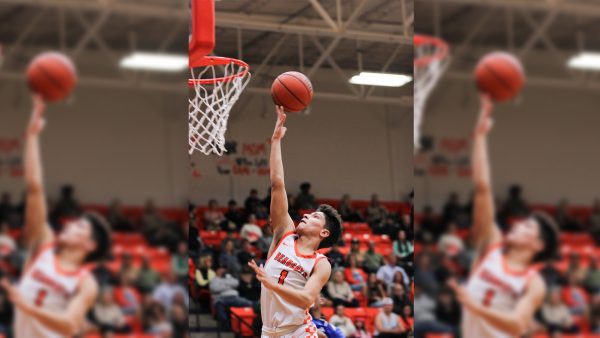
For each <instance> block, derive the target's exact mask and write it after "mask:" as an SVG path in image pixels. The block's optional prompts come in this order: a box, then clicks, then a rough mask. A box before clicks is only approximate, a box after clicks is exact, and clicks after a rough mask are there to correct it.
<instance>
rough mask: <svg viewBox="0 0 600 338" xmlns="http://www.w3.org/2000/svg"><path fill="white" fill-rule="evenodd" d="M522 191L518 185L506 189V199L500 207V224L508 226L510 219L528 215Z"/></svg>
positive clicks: (527, 207)
mask: <svg viewBox="0 0 600 338" xmlns="http://www.w3.org/2000/svg"><path fill="white" fill-rule="evenodd" d="M522 193H523V189H522V188H521V186H520V185H518V184H513V185H511V186H510V187H509V188H508V199H507V200H506V201H505V202H504V203H503V204H502V206H501V207H500V223H502V224H508V223H509V220H510V219H511V218H518V217H524V216H527V215H528V214H529V206H528V205H527V202H526V201H525V200H524V199H523V197H522Z"/></svg>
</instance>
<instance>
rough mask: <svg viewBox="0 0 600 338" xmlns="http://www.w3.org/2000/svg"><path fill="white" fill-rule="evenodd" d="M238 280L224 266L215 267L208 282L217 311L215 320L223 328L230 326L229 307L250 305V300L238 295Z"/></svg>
mask: <svg viewBox="0 0 600 338" xmlns="http://www.w3.org/2000/svg"><path fill="white" fill-rule="evenodd" d="M239 283H240V282H239V280H238V279H237V278H235V277H233V276H232V275H231V273H230V272H229V271H228V270H227V268H226V266H224V265H220V266H218V267H217V271H216V276H215V278H213V280H212V281H211V282H210V293H211V295H212V300H213V305H214V306H215V310H216V312H217V320H218V321H219V323H220V324H221V326H222V327H223V328H226V329H229V328H230V327H231V325H230V320H229V308H231V307H246V306H252V302H251V301H250V300H248V299H246V298H243V297H240V295H239V292H238V291H237V288H238V286H239Z"/></svg>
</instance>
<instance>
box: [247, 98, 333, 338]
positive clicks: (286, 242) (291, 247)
mask: <svg viewBox="0 0 600 338" xmlns="http://www.w3.org/2000/svg"><path fill="white" fill-rule="evenodd" d="M285 119H286V115H285V113H284V108H283V107H279V106H278V107H277V123H276V125H275V131H274V132H273V136H272V138H271V158H270V166H271V226H272V228H273V242H272V243H271V247H270V248H269V253H268V256H267V261H266V263H265V266H264V267H262V266H260V267H259V266H257V265H256V262H254V261H252V262H250V263H248V264H249V265H250V266H251V267H252V268H253V269H254V271H255V272H256V276H257V278H258V280H259V281H260V282H261V283H262V291H261V296H260V304H261V315H262V321H263V327H262V336H263V337H289V338H292V337H294V338H297V337H314V338H316V337H317V329H316V327H315V325H314V324H313V323H312V318H311V316H310V314H309V313H308V309H309V308H310V307H311V305H312V304H313V303H314V302H315V301H316V300H317V298H318V296H319V294H320V292H321V289H322V288H323V286H324V285H325V284H326V283H327V281H328V280H329V276H330V275H331V265H330V264H329V261H328V260H327V259H325V258H326V257H325V256H324V255H322V254H320V253H317V252H316V251H317V250H318V249H321V248H328V247H331V246H332V245H333V244H334V243H336V242H337V241H338V239H339V238H340V235H341V218H340V216H339V214H338V212H337V211H336V210H335V209H334V208H332V207H331V206H329V205H321V206H319V207H318V208H317V210H316V211H315V212H313V213H310V214H306V215H304V217H303V218H302V220H301V221H300V223H299V224H298V227H297V228H295V229H294V222H293V221H292V218H291V217H290V215H289V214H288V200H287V193H286V190H285V183H284V177H283V160H282V155H281V140H282V139H283V137H284V135H285V132H286V127H285V126H284V124H285Z"/></svg>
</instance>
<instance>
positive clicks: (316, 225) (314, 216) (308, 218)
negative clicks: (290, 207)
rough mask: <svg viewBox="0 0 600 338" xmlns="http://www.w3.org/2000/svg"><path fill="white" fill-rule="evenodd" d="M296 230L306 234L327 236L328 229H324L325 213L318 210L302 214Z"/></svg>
mask: <svg viewBox="0 0 600 338" xmlns="http://www.w3.org/2000/svg"><path fill="white" fill-rule="evenodd" d="M296 232H297V233H298V234H300V235H306V236H322V237H326V236H329V230H327V229H325V214H324V213H322V212H320V211H315V212H312V213H310V214H304V217H302V220H300V223H299V224H298V226H297V227H296Z"/></svg>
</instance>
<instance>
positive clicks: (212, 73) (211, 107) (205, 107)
mask: <svg viewBox="0 0 600 338" xmlns="http://www.w3.org/2000/svg"><path fill="white" fill-rule="evenodd" d="M244 68H245V67H243V66H240V65H238V64H236V63H233V62H231V63H228V64H226V65H223V66H221V65H218V66H212V65H211V66H206V67H203V68H199V69H196V70H194V69H191V79H195V80H199V79H215V78H222V77H229V76H231V75H235V74H241V73H242V72H243V71H244ZM250 78H251V75H250V72H246V74H245V75H241V76H236V77H233V78H232V79H230V80H228V81H215V82H214V83H211V84H199V83H195V84H194V85H193V90H194V93H193V95H192V96H191V97H190V98H189V99H188V100H189V118H188V122H189V128H188V130H189V147H190V148H189V152H190V155H191V154H192V153H193V152H194V151H196V150H197V151H200V152H202V153H203V154H206V155H210V154H216V155H219V156H221V155H223V153H225V151H226V150H225V132H226V131H227V120H228V119H229V112H230V111H231V108H232V107H233V105H234V104H235V103H236V102H237V100H238V99H239V98H240V95H241V94H242V91H243V90H244V88H245V87H246V85H247V84H248V82H249V81H250Z"/></svg>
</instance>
